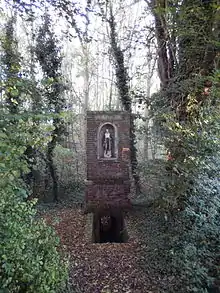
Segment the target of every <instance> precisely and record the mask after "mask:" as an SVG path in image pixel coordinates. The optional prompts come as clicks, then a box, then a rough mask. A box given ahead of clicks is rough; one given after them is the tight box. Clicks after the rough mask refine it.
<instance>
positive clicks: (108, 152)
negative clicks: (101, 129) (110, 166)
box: [103, 128, 112, 158]
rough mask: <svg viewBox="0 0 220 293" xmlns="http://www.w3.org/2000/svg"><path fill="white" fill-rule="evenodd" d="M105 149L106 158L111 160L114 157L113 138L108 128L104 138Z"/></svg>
mask: <svg viewBox="0 0 220 293" xmlns="http://www.w3.org/2000/svg"><path fill="white" fill-rule="evenodd" d="M103 149H104V158H111V157H112V137H111V134H110V132H109V129H108V128H106V131H105V133H104V137H103Z"/></svg>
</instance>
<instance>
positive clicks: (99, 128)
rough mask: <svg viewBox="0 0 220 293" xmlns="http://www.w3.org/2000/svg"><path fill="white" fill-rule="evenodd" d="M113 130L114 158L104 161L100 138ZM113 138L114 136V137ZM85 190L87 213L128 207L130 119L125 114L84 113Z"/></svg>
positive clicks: (105, 112)
mask: <svg viewBox="0 0 220 293" xmlns="http://www.w3.org/2000/svg"><path fill="white" fill-rule="evenodd" d="M106 128H109V129H110V131H111V130H112V133H111V134H112V136H114V137H113V140H112V141H113V144H114V145H112V148H113V155H112V157H111V158H104V157H103V136H104V131H105V129H106ZM113 134H114V135H113ZM86 152H87V153H86V155H87V186H86V207H87V210H88V211H93V210H97V209H102V208H112V207H118V208H124V207H128V206H129V199H128V195H129V192H130V172H129V170H130V115H129V113H127V112H121V111H114V112H107V111H88V112H87V142H86Z"/></svg>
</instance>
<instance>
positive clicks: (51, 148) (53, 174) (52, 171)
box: [47, 134, 58, 202]
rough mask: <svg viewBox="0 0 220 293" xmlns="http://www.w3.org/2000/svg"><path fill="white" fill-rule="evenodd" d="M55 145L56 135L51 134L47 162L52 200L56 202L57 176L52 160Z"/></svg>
mask: <svg viewBox="0 0 220 293" xmlns="http://www.w3.org/2000/svg"><path fill="white" fill-rule="evenodd" d="M55 147H56V136H55V135H54V134H53V136H52V140H51V142H49V144H48V149H47V164H48V167H49V171H50V175H51V178H52V182H53V200H54V201H55V202H58V176H57V170H56V167H55V165H54V160H53V157H54V149H55Z"/></svg>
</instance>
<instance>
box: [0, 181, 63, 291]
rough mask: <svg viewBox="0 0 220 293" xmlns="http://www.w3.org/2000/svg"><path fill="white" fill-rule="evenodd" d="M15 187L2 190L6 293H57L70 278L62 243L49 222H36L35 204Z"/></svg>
mask: <svg viewBox="0 0 220 293" xmlns="http://www.w3.org/2000/svg"><path fill="white" fill-rule="evenodd" d="M25 195H26V192H25V190H24V189H22V188H18V187H16V186H15V185H13V184H7V185H6V186H4V188H2V189H1V197H0V223H1V224H0V230H1V233H0V251H1V253H0V264H1V269H0V275H1V278H0V279H1V281H0V287H1V288H2V289H3V290H5V291H3V292H36V293H37V292H39V293H40V292H42V293H46V292H51V293H52V292H56V290H57V289H58V288H59V287H60V286H61V285H63V282H64V280H65V278H66V268H65V267H66V265H65V263H64V262H63V261H62V259H61V256H60V254H59V253H58V245H59V241H58V238H57V237H56V235H55V232H54V231H53V230H52V229H51V228H49V227H48V226H46V224H45V222H43V221H41V220H36V219H35V214H36V210H35V209H34V205H35V202H34V201H32V202H25V201H24V200H23V199H22V197H24V196H25Z"/></svg>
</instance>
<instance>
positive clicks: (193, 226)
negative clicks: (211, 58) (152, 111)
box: [161, 72, 220, 293]
mask: <svg viewBox="0 0 220 293" xmlns="http://www.w3.org/2000/svg"><path fill="white" fill-rule="evenodd" d="M212 81H213V87H212V92H211V93H210V95H209V97H208V99H207V100H206V101H205V102H203V104H200V105H199V107H198V103H197V101H196V100H195V98H194V92H193V91H192V92H191V94H190V95H188V99H187V111H188V119H187V120H186V121H184V122H182V123H180V122H177V119H176V118H175V117H174V116H173V115H165V123H164V129H166V131H165V133H166V136H165V137H164V143H165V145H166V146H167V148H168V150H169V151H170V153H171V160H168V161H167V162H166V171H167V172H166V178H165V183H166V184H165V188H164V189H163V190H162V193H161V198H162V201H163V207H164V209H165V211H166V213H168V215H169V216H170V217H169V219H170V221H171V222H174V223H175V224H172V225H171V226H170V227H169V228H168V229H169V231H170V233H171V234H170V235H172V237H171V238H170V251H169V253H170V257H171V259H172V265H173V270H174V271H176V272H178V274H179V276H180V280H181V282H182V284H183V290H182V291H180V292H200V293H201V292H202V293H205V292H211V290H212V289H213V288H217V285H216V282H217V280H219V278H220V274H219V268H218V261H219V255H220V250H219V244H220V231H219V224H220V204H219V202H220V182H219V171H220V170H219V162H220V145H219V138H220V137H219V133H220V131H219V130H220V119H219V102H218V100H217V97H218V95H219V88H218V72H216V74H215V75H214V76H213V77H212ZM195 91H196V89H195Z"/></svg>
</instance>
